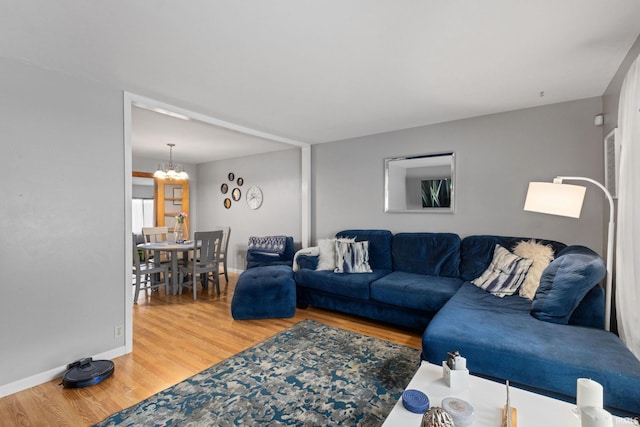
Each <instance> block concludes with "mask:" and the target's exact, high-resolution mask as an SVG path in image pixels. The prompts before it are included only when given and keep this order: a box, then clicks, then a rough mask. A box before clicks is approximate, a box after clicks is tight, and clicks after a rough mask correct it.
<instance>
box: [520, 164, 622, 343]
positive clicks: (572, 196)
mask: <svg viewBox="0 0 640 427" xmlns="http://www.w3.org/2000/svg"><path fill="white" fill-rule="evenodd" d="M563 181H587V182H590V183H592V184H593V185H595V186H597V187H599V188H600V189H601V190H602V191H604V194H605V196H607V199H609V232H608V233H607V280H606V286H605V307H604V327H605V329H606V330H607V331H609V330H610V329H611V288H612V283H613V240H614V237H615V234H614V233H615V210H614V205H613V197H611V193H609V191H608V190H607V189H606V187H605V186H604V185H602V184H600V183H599V182H598V181H595V180H593V179H591V178H584V177H580V176H558V177H556V178H555V179H554V180H553V182H552V183H551V182H530V183H529V191H527V199H526V201H525V203H524V210H525V211H532V212H541V213H546V214H551V215H561V216H568V217H571V218H580V211H581V210H582V202H583V201H584V194H585V192H586V187H582V186H580V185H570V184H563Z"/></svg>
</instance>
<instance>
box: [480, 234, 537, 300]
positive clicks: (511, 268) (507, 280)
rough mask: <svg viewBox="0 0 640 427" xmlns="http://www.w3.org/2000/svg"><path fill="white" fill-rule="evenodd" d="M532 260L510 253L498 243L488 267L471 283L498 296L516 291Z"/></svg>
mask: <svg viewBox="0 0 640 427" xmlns="http://www.w3.org/2000/svg"><path fill="white" fill-rule="evenodd" d="M532 263H533V260H530V259H527V258H521V257H519V256H517V255H514V254H512V253H511V252H509V251H508V250H507V249H505V248H503V247H502V246H500V245H496V247H495V250H494V251H493V260H491V264H489V267H487V269H486V270H485V271H484V273H482V275H481V276H480V277H478V278H476V279H473V280H472V281H471V283H473V284H474V285H476V286H477V287H479V288H481V289H484V290H485V291H487V292H491V293H492V294H493V295H495V296H498V297H500V298H502V297H505V296H507V295H513V294H514V293H516V292H517V290H518V288H519V287H520V285H522V282H524V279H525V277H526V275H527V271H529V268H530V267H531V264H532Z"/></svg>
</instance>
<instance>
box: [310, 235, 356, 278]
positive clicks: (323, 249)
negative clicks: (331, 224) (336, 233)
mask: <svg viewBox="0 0 640 427" xmlns="http://www.w3.org/2000/svg"><path fill="white" fill-rule="evenodd" d="M336 241H339V242H347V243H354V242H355V241H356V239H355V237H353V238H347V237H343V238H340V239H320V240H318V249H319V251H320V255H318V266H317V267H316V270H331V271H333V270H335V269H336Z"/></svg>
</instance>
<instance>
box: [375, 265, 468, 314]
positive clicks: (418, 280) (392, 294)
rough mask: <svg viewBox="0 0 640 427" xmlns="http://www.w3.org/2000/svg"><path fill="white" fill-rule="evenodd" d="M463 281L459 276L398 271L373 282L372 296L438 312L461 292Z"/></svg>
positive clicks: (401, 304)
mask: <svg viewBox="0 0 640 427" xmlns="http://www.w3.org/2000/svg"><path fill="white" fill-rule="evenodd" d="M462 283H463V282H462V280H460V279H458V278H455V277H441V276H428V275H425V274H414V273H405V272H403V271H394V272H393V273H391V274H388V275H386V276H384V277H383V278H381V279H378V280H376V281H375V282H373V283H372V284H371V299H373V300H376V301H380V302H384V303H387V304H391V305H395V306H398V307H406V308H411V309H414V310H421V311H426V312H429V313H435V312H436V311H438V310H440V308H442V306H443V305H444V304H445V303H446V302H447V301H448V300H449V298H451V297H452V296H453V295H454V294H455V293H456V292H457V291H458V289H459V288H460V285H462Z"/></svg>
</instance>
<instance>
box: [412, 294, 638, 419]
mask: <svg viewBox="0 0 640 427" xmlns="http://www.w3.org/2000/svg"><path fill="white" fill-rule="evenodd" d="M529 305H530V301H529V300H527V299H526V298H522V297H520V296H518V295H513V296H507V297H504V298H498V297H496V296H494V295H491V294H489V293H487V292H485V291H483V290H482V289H479V288H477V287H475V286H473V285H472V284H470V283H464V284H463V285H462V287H461V288H460V290H459V291H458V292H457V293H456V295H454V296H453V297H452V298H451V299H450V300H449V301H448V302H447V303H446V304H445V305H444V307H443V308H442V310H440V311H439V312H438V314H436V315H435V316H434V318H433V319H432V321H431V323H429V326H428V327H427V330H426V332H425V334H424V335H423V338H422V348H423V357H424V358H425V359H427V360H429V361H430V362H431V363H436V364H440V363H441V362H442V361H443V360H446V354H447V352H448V351H452V350H459V351H460V353H461V354H462V355H463V356H465V357H466V358H467V367H468V368H469V370H470V371H471V372H474V373H478V374H483V375H488V376H492V377H496V378H500V379H508V380H510V381H512V382H514V383H519V384H524V385H526V386H530V387H534V388H539V389H542V390H546V391H550V392H555V393H560V394H562V395H565V396H571V397H575V394H576V381H577V379H578V378H583V377H584V378H591V379H593V380H594V381H597V382H599V383H600V384H602V386H603V387H604V390H605V393H604V400H605V405H607V406H610V407H613V408H617V409H621V410H625V411H629V412H634V413H640V400H639V399H638V390H640V361H639V360H638V359H637V358H636V357H635V356H634V355H633V354H632V353H631V352H630V351H629V350H628V349H627V347H626V346H625V345H624V344H623V343H622V341H621V340H620V339H619V338H618V337H617V336H616V335H614V334H613V333H611V332H607V331H604V330H601V329H594V328H585V327H581V326H571V325H559V324H556V323H550V322H543V321H540V320H538V319H536V318H534V317H533V316H531V315H530V314H529Z"/></svg>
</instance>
